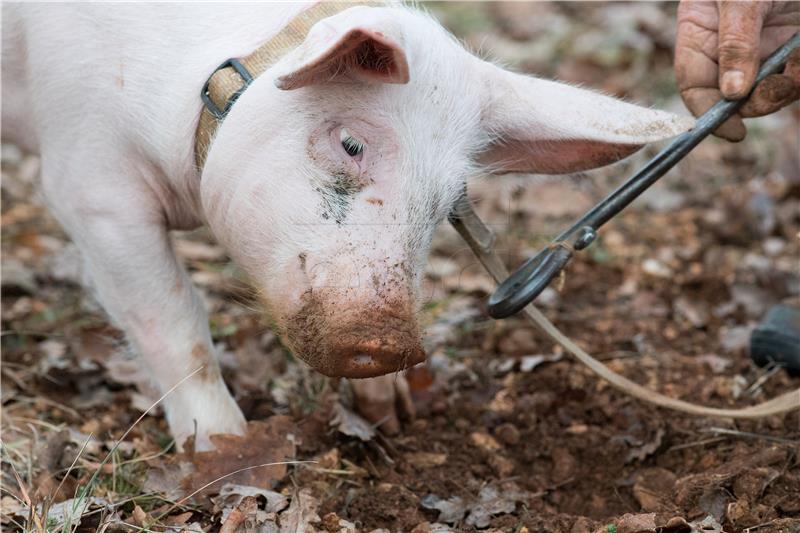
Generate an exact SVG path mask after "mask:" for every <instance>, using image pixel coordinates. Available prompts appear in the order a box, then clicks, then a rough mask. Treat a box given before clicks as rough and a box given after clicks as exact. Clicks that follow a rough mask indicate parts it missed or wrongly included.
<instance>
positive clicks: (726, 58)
mask: <svg viewBox="0 0 800 533" xmlns="http://www.w3.org/2000/svg"><path fill="white" fill-rule="evenodd" d="M764 4H768V2H724V1H723V2H719V3H718V6H719V88H720V90H721V91H722V95H723V96H725V98H728V99H729V100H738V99H740V98H744V97H745V96H747V94H748V93H749V92H750V89H751V88H752V87H753V82H754V81H755V79H756V74H757V72H758V65H759V54H758V46H759V42H760V40H761V27H762V25H763V22H764V12H763V10H764V7H766V8H768V7H769V6H765V5H764Z"/></svg>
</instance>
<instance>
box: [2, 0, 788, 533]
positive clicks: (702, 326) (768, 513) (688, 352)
mask: <svg viewBox="0 0 800 533" xmlns="http://www.w3.org/2000/svg"><path fill="white" fill-rule="evenodd" d="M432 9H433V11H434V12H435V13H436V14H437V15H438V16H439V17H440V19H441V20H442V21H443V22H444V23H445V24H446V25H447V26H448V27H449V28H451V29H452V30H453V31H454V32H455V33H456V34H457V35H459V36H460V37H461V38H463V39H464V40H465V41H466V43H467V44H468V45H469V46H471V47H472V48H473V49H476V50H480V52H481V53H482V54H484V55H488V56H494V57H497V58H500V59H503V60H504V61H505V62H506V63H507V64H510V65H512V66H513V67H514V68H517V69H519V70H521V71H527V72H532V73H536V74H538V75H542V76H547V77H556V78H559V79H561V80H565V81H569V82H574V83H581V84H584V85H586V86H590V87H594V88H597V89H600V90H603V91H605V92H607V93H611V94H615V95H618V96H620V97H624V98H628V99H631V100H632V101H638V102H642V103H645V104H648V105H653V106H656V107H660V108H665V109H670V110H673V111H677V112H682V108H681V104H680V100H679V99H678V98H677V97H676V95H675V87H674V80H673V76H672V71H671V69H670V57H671V49H672V45H673V39H674V37H673V35H674V11H675V6H674V5H672V4H660V3H646V4H591V5H586V4H577V3H567V4H544V3H536V4H513V5H509V4H498V3H495V4H470V5H463V4H440V5H435V6H432ZM798 120H800V109H798V107H797V106H795V107H794V108H793V109H790V110H784V111H783V112H782V113H780V114H777V115H774V116H772V117H768V118H766V119H760V120H758V121H755V122H752V123H751V127H750V133H749V135H748V138H747V140H746V141H744V142H743V143H739V144H735V145H733V144H728V143H724V142H721V141H717V140H707V141H705V142H704V143H703V144H701V145H700V146H699V147H698V148H697V149H696V150H695V151H694V152H693V153H692V154H691V156H690V157H689V158H687V159H686V160H685V161H684V162H683V163H681V164H680V165H679V167H678V168H677V169H675V170H673V171H672V172H671V173H670V174H669V175H668V176H667V177H666V178H665V179H664V180H663V183H661V184H659V185H658V186H657V187H655V188H654V190H652V191H649V192H648V193H646V194H645V195H644V197H642V198H641V199H640V200H639V201H637V203H636V204H635V205H634V206H633V207H632V208H630V209H628V210H626V211H625V212H624V213H623V214H622V215H621V216H620V217H618V218H617V219H615V220H614V221H613V222H611V223H610V224H609V225H608V226H607V227H606V228H604V229H603V230H602V231H601V233H600V239H599V242H597V243H595V244H594V245H592V247H591V248H590V249H588V250H587V251H586V252H584V253H582V254H579V255H578V256H577V258H576V260H575V261H573V263H572V264H571V265H570V266H569V268H568V271H567V273H566V275H565V277H564V278H563V279H562V280H561V281H560V282H559V283H558V284H557V285H558V286H557V287H553V288H552V289H550V290H548V291H547V292H546V293H545V294H544V295H543V297H541V298H540V300H539V305H540V306H541V308H542V309H543V310H544V311H545V312H546V314H547V315H548V316H549V317H550V318H551V319H552V320H553V321H554V322H555V323H556V324H557V325H558V326H559V327H561V328H563V329H564V330H565V332H566V333H568V334H569V335H570V336H572V337H573V338H575V339H576V340H577V341H578V342H579V343H580V344H581V345H582V346H583V347H584V348H585V349H587V350H588V351H589V352H590V353H592V354H594V355H596V356H597V357H598V358H600V359H601V360H603V361H604V362H605V363H606V364H607V365H609V366H610V367H611V368H612V369H614V370H615V371H617V372H620V373H622V374H624V375H625V376H628V377H630V378H632V379H635V380H636V381H638V382H639V383H642V384H645V385H646V386H648V387H651V388H653V389H655V390H658V391H661V392H663V393H665V394H668V395H670V396H673V397H677V398H682V399H685V400H689V401H694V402H698V403H702V404H705V405H714V406H725V407H734V406H736V407H741V406H745V405H750V404H753V403H756V402H758V401H763V400H764V399H766V398H770V397H773V396H775V395H777V394H779V393H783V392H787V391H789V390H791V389H793V388H797V387H798V386H800V378H798V377H791V376H789V375H788V374H787V372H786V371H785V370H783V369H781V368H769V367H767V368H758V367H756V366H755V365H753V364H752V363H751V362H750V360H749V358H748V355H747V339H748V333H749V331H750V329H751V328H752V327H753V326H754V325H755V324H756V323H757V322H758V321H759V319H760V318H761V317H762V316H763V314H764V312H765V311H766V310H767V309H768V308H769V307H770V306H771V305H773V304H774V303H776V302H779V301H782V300H785V299H787V298H791V297H797V296H798V295H800V272H798V270H799V268H798V265H800V240H799V239H798V232H800V162H799V161H798V155H797V154H798V152H797V147H798ZM657 148H658V147H648V148H646V149H645V150H643V152H642V153H640V154H637V155H635V156H634V157H632V158H631V159H629V160H628V161H627V162H624V163H622V164H619V165H615V166H612V167H610V168H606V169H602V170H599V171H594V172H589V173H586V174H582V175H579V176H571V177H557V178H545V177H541V176H535V177H530V176H515V177H504V178H492V179H482V180H476V181H474V182H472V183H470V194H471V196H472V197H473V199H474V200H475V202H476V204H477V205H478V210H479V212H480V213H481V215H482V216H483V217H484V219H485V220H486V221H488V222H489V223H490V224H491V227H492V229H493V230H494V231H496V232H497V233H498V236H499V245H498V247H499V249H500V251H501V252H502V254H503V256H504V258H506V259H507V261H508V263H509V265H516V264H518V263H519V262H520V261H521V260H522V259H523V258H524V257H527V256H529V255H530V254H532V253H534V252H535V251H536V250H537V249H538V248H539V247H541V246H542V245H543V244H544V243H545V242H547V239H548V238H550V237H552V235H554V234H555V233H557V232H558V231H559V230H560V229H562V228H564V227H566V225H567V224H568V223H569V222H570V221H571V220H573V219H574V218H575V217H577V216H579V215H580V214H581V213H582V212H583V211H584V210H585V209H586V208H588V207H589V206H591V205H592V204H593V203H594V202H595V201H597V200H598V199H599V198H601V197H602V196H603V194H604V193H605V192H607V191H609V190H610V189H611V188H612V187H613V186H614V184H616V183H619V182H620V180H621V179H623V178H624V177H625V176H627V175H629V174H630V173H631V172H632V171H633V170H634V169H635V168H637V167H638V166H639V165H641V164H642V163H643V162H644V161H646V159H647V158H648V157H649V156H651V155H652V154H654V153H655V151H656V150H657ZM2 172H3V176H2V178H3V182H2V194H3V207H2V253H3V256H2V267H3V278H2V289H3V291H2V328H3V334H2V349H3V362H2V415H3V416H2V461H3V463H2V488H3V494H2V512H3V514H2V525H3V528H4V529H6V528H8V530H9V531H13V530H18V529H25V530H45V529H47V530H50V531H59V530H64V531H65V530H79V531H94V530H106V531H122V530H164V528H165V527H167V526H171V527H172V528H173V529H172V530H180V529H185V530H189V531H199V530H201V529H202V530H204V531H224V532H228V533H230V532H232V531H278V530H280V531H295V530H298V531H299V530H301V528H302V526H303V525H305V526H306V527H307V529H306V530H310V528H312V527H313V528H315V529H316V530H325V531H348V530H352V529H354V528H355V529H358V530H363V531H370V530H374V529H379V528H384V529H387V530H390V531H412V530H413V531H416V532H418V533H420V532H424V531H448V530H450V529H452V530H457V531H474V530H478V529H481V530H487V529H489V530H495V531H515V532H519V531H536V532H539V531H552V532H574V533H578V532H594V531H604V532H605V531H607V532H613V531H618V532H620V533H623V532H633V531H657V530H658V531H662V532H667V531H668V532H679V531H680V532H683V531H686V532H688V531H726V532H742V531H757V532H759V533H761V532H767V531H784V532H790V531H791V532H796V531H800V462H798V461H799V459H798V443H800V413H793V414H789V415H785V416H775V417H771V418H767V419H764V420H760V421H753V422H732V421H730V420H714V419H706V418H695V417H690V416H686V415H683V414H680V413H675V412H671V411H667V410H663V409H658V408H654V407H651V406H649V405H646V404H643V403H641V402H639V401H637V400H634V399H632V398H630V397H627V396H626V395H625V394H623V393H620V392H618V391H616V390H614V389H612V388H610V387H609V386H608V385H607V384H606V383H604V382H603V381H601V380H599V379H598V378H596V377H595V376H594V375H593V374H592V373H590V372H589V371H588V370H586V369H585V368H584V367H582V366H581V365H580V364H579V363H577V362H576V361H575V360H573V359H572V358H571V357H570V356H568V355H566V354H562V352H561V350H560V349H559V347H557V346H554V345H553V344H552V343H550V342H548V341H547V340H546V339H545V337H544V336H543V335H542V334H540V333H539V332H537V331H536V330H535V329H534V328H533V327H532V326H531V325H530V324H529V323H528V322H526V321H525V320H524V319H522V318H510V319H507V320H502V321H493V320H491V319H489V318H488V316H487V315H486V303H485V302H486V297H487V295H488V294H489V293H490V292H491V290H492V288H493V285H492V283H491V281H490V279H489V277H488V275H487V274H485V273H484V272H483V271H482V270H481V268H480V266H479V265H478V264H477V262H476V261H475V260H474V258H473V257H472V256H471V254H470V252H469V251H468V249H467V248H465V246H464V244H463V243H462V242H461V241H460V240H459V237H458V236H457V234H456V233H455V232H454V231H453V230H452V228H450V227H442V229H441V230H440V231H439V233H438V234H437V236H436V239H435V242H434V247H433V252H432V255H431V258H430V261H429V264H428V269H427V276H426V281H425V287H424V289H425V290H424V294H425V298H424V302H423V305H422V306H421V310H420V316H421V317H422V320H423V322H424V323H425V325H426V333H425V338H424V341H425V346H426V349H427V352H428V363H427V364H426V365H424V366H422V367H420V368H417V369H414V370H413V371H412V372H410V373H409V375H408V379H409V382H410V385H411V389H412V395H413V398H414V401H415V405H416V409H417V415H416V418H415V419H414V420H407V421H406V422H405V426H404V428H403V431H402V432H401V433H400V434H399V435H394V436H386V435H383V434H381V433H380V432H376V431H375V430H374V428H372V427H370V426H369V425H366V424H364V422H363V421H362V420H361V419H359V418H358V417H357V416H356V415H354V414H353V412H352V409H351V407H350V404H349V396H350V393H349V390H348V387H347V384H346V383H344V382H341V383H340V382H336V381H335V380H330V379H327V378H323V377H321V376H319V375H317V374H315V373H313V372H312V371H310V370H308V369H307V368H306V367H305V366H304V365H302V364H301V363H298V362H297V361H295V360H294V359H293V358H292V356H291V354H289V353H288V352H287V351H286V350H285V349H284V348H283V347H282V346H281V344H280V342H279V341H278V340H277V339H276V338H275V336H274V335H273V334H272V333H271V332H270V331H269V329H268V324H267V323H266V320H265V319H264V318H263V316H262V315H261V313H259V311H258V309H257V306H256V305H255V304H253V302H251V301H250V299H249V295H250V294H251V293H250V291H249V290H248V289H247V287H246V286H245V285H244V283H243V282H242V281H241V277H240V274H239V273H238V271H237V270H236V268H235V267H234V266H233V265H231V264H230V263H229V261H228V260H227V257H226V255H225V253H224V251H223V250H221V249H220V248H219V247H218V246H217V245H215V244H214V243H213V241H212V240H211V239H210V237H209V236H208V234H207V233H206V232H204V231H202V230H200V231H195V232H191V233H184V234H179V235H176V236H175V241H176V245H177V247H178V249H179V251H180V254H181V256H182V257H184V259H185V260H186V263H187V265H188V267H189V269H190V271H191V273H192V278H193V280H194V281H195V283H196V284H197V285H198V286H199V287H200V289H201V291H202V293H203V296H204V298H205V300H206V303H207V306H208V308H209V311H210V314H211V322H212V330H213V334H214V340H215V342H216V343H217V345H218V347H219V351H220V354H221V364H222V368H223V374H224V375H225V376H226V378H227V381H228V383H229V386H230V387H231V389H232V391H233V393H234V394H235V397H236V398H237V401H238V402H239V404H240V405H241V407H242V409H243V410H244V412H245V414H246V416H247V417H248V419H249V420H251V421H254V422H252V423H251V425H250V434H249V435H248V437H247V438H233V437H220V438H219V439H218V441H217V444H218V446H219V450H220V452H218V453H199V452H198V453H192V452H191V450H187V451H185V452H184V453H182V454H179V453H177V452H176V451H175V449H174V447H172V446H171V442H170V438H169V434H168V431H167V428H166V425H165V422H164V420H163V418H162V416H161V414H160V413H159V412H158V408H157V407H156V409H155V410H154V411H152V412H151V413H149V414H148V415H147V416H144V417H143V418H142V419H141V421H138V423H137V419H138V418H139V417H140V415H142V413H143V412H144V411H145V410H147V409H148V408H149V407H150V406H151V405H152V403H153V401H154V398H157V395H155V394H154V392H153V391H152V389H150V387H149V385H148V382H147V380H146V377H145V376H144V375H143V374H142V372H141V368H140V366H139V365H138V364H137V363H136V361H135V359H132V358H131V356H130V354H128V352H127V350H126V349H125V345H124V342H123V340H122V338H121V335H120V333H119V331H117V330H115V329H114V328H113V327H112V326H110V325H109V324H108V321H107V319H106V317H105V316H104V315H103V313H102V311H101V310H100V309H99V308H98V306H97V304H96V303H95V302H94V300H93V299H92V297H91V294H90V293H89V292H87V291H84V290H83V289H81V288H80V282H81V276H82V274H81V270H80V262H79V260H78V258H77V256H76V254H75V250H74V247H73V246H72V245H71V244H70V243H69V241H68V239H67V237H66V236H65V235H64V234H63V232H62V231H61V229H60V228H59V227H58V225H57V224H56V223H55V222H54V221H53V220H52V218H51V217H50V215H48V214H47V211H46V210H45V209H44V207H43V206H42V201H41V198H40V197H39V196H38V193H37V186H36V178H37V175H38V159H37V158H36V157H35V156H33V155H30V154H22V153H20V152H19V151H18V150H16V149H15V148H14V147H12V146H4V147H3V170H2ZM129 428H132V429H130V432H129V433H127V434H125V432H126V430H128V429H129ZM118 439H120V443H119V444H118V445H115V443H117V441H118ZM286 457H288V458H290V459H292V460H293V463H292V464H288V465H273V466H266V467H265V466H259V465H262V464H264V463H271V462H274V461H281V460H283V459H284V458H286ZM246 467H258V468H252V469H250V470H244V471H241V472H239V473H237V474H235V475H233V476H230V477H226V478H225V479H223V480H221V481H217V482H216V483H212V484H211V485H210V486H209V487H207V488H206V489H205V490H203V491H200V492H198V493H197V494H195V495H193V496H192V493H193V492H195V490H196V489H199V488H201V487H203V486H204V485H207V484H208V483H210V482H213V481H215V480H216V479H217V478H219V477H221V476H224V475H226V474H229V473H230V472H233V471H236V470H239V469H243V468H246ZM220 492H221V493H220ZM216 493H220V494H219V495H217V494H216ZM29 504H33V508H32V509H31V508H30V507H28V505H29ZM78 521H80V524H78V523H77V522H78ZM65 522H66V523H65Z"/></svg>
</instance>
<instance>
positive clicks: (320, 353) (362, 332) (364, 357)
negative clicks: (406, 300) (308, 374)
mask: <svg viewBox="0 0 800 533" xmlns="http://www.w3.org/2000/svg"><path fill="white" fill-rule="evenodd" d="M325 307H326V306H323V305H321V304H320V303H319V302H318V301H317V300H316V299H309V300H308V301H307V302H306V305H304V306H303V308H302V309H301V310H300V311H299V312H297V313H295V314H294V315H293V316H291V317H290V318H289V319H288V321H287V323H286V325H285V327H284V328H282V329H283V332H284V337H285V340H286V342H287V344H288V345H289V347H290V348H291V349H292V351H293V353H294V354H295V355H296V356H297V357H299V358H300V359H302V360H303V361H305V362H306V363H308V365H309V366H311V367H312V368H313V369H314V370H316V371H318V372H320V373H321V374H324V375H326V376H331V377H346V378H370V377H375V376H381V375H384V374H389V373H392V372H397V371H399V370H403V369H405V368H408V367H411V366H413V365H416V364H417V363H421V362H423V361H424V360H425V351H424V350H423V349H422V345H421V342H420V335H419V330H418V329H417V325H416V321H415V319H414V316H413V314H412V313H403V312H398V310H399V309H404V308H406V307H409V306H394V307H393V306H389V305H386V306H372V307H364V308H361V309H358V310H353V311H350V312H341V311H340V312H336V313H326V312H325Z"/></svg>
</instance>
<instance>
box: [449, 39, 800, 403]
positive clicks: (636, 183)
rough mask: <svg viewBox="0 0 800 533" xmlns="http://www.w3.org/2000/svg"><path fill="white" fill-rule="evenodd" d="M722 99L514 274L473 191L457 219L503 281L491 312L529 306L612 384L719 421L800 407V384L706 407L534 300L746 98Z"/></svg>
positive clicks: (786, 49) (536, 319) (774, 68)
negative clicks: (612, 356) (630, 366)
mask: <svg viewBox="0 0 800 533" xmlns="http://www.w3.org/2000/svg"><path fill="white" fill-rule="evenodd" d="M798 47H800V33H795V34H794V36H792V38H791V39H789V41H787V42H786V43H785V44H784V45H783V46H782V47H780V48H779V49H778V50H776V51H775V52H774V53H773V54H772V55H771V56H770V57H769V58H768V59H767V60H766V61H765V62H764V64H763V65H762V67H761V69H760V70H759V73H758V76H757V78H756V84H755V85H757V84H758V83H759V82H761V81H762V80H763V79H764V78H766V77H767V76H768V75H770V74H774V73H776V72H778V70H779V69H780V68H781V67H782V66H783V64H784V63H785V62H786V59H787V58H788V56H789V54H790V53H791V52H792V51H793V50H794V49H796V48H798ZM745 100H746V98H745V99H742V100H738V101H729V100H721V101H719V102H717V104H715V105H714V106H713V107H712V108H711V109H709V110H708V111H707V112H706V113H705V114H704V115H703V116H702V117H700V118H699V119H698V121H697V125H696V126H695V128H694V129H693V130H691V131H689V132H687V133H684V134H683V135H681V136H680V137H678V138H677V139H676V140H675V141H673V142H672V143H671V144H670V145H669V146H667V147H666V148H665V149H664V150H662V151H661V152H660V153H659V154H658V155H656V156H655V157H654V158H653V159H652V160H650V162H648V163H647V164H646V165H645V166H644V167H643V168H642V170H640V171H639V172H637V173H636V174H634V175H633V176H632V177H631V178H630V179H628V181H626V182H625V183H624V184H623V185H622V186H620V187H619V188H618V189H616V190H615V191H614V192H612V193H611V194H609V195H608V196H607V197H606V198H604V199H603V200H601V201H600V202H599V203H598V204H597V205H596V206H594V207H593V208H592V209H590V210H589V211H588V212H587V213H586V214H585V215H584V216H583V217H581V218H580V219H579V220H578V221H577V222H576V223H575V224H573V225H572V226H571V227H570V228H569V229H567V230H566V231H564V232H563V233H561V234H560V235H559V236H558V237H556V238H555V239H554V240H553V242H551V243H550V244H549V245H548V246H547V247H546V248H545V249H544V250H542V251H541V252H539V253H538V254H537V255H536V256H534V257H533V258H531V259H529V260H528V261H526V262H525V263H523V265H522V266H521V267H520V268H519V269H517V270H516V271H515V272H514V273H513V274H511V276H509V274H508V270H507V269H506V267H505V265H504V264H503V262H502V261H501V260H500V258H499V257H498V256H497V254H496V253H495V251H494V241H495V236H494V234H493V233H492V231H491V230H490V229H489V228H487V227H486V225H485V224H484V223H483V221H481V219H480V218H479V217H478V215H477V214H476V213H475V211H474V210H473V209H472V205H471V204H470V202H469V200H468V199H467V197H466V196H463V197H462V198H461V199H460V200H459V202H458V203H457V205H456V207H455V209H454V210H453V213H452V214H451V216H450V223H451V224H452V225H453V226H454V227H455V229H456V230H457V231H458V233H459V234H460V235H461V237H462V238H463V239H464V240H465V241H466V242H467V244H468V245H469V247H470V248H471V249H472V251H473V253H474V254H475V255H476V256H477V257H478V259H479V260H480V262H481V264H482V265H483V267H484V268H485V269H486V271H487V272H489V274H490V275H491V276H492V277H493V278H494V280H495V282H496V283H498V284H499V286H498V288H497V290H496V291H495V293H494V294H492V296H491V297H490V299H489V314H490V315H491V316H492V317H493V318H505V317H507V316H510V315H512V314H514V313H517V312H519V311H522V312H523V313H525V316H527V317H528V318H529V319H530V320H531V321H532V322H533V323H534V324H535V325H536V326H537V327H538V328H539V329H540V330H541V331H542V332H544V334H545V335H547V336H548V337H549V338H550V339H551V340H552V341H553V342H555V343H557V344H560V345H561V346H562V347H563V348H564V349H565V350H567V351H568V352H569V353H571V354H572V355H573V356H575V358H576V359H578V361H580V362H581V363H583V364H584V365H586V366H587V367H588V368H589V369H590V370H591V371H592V372H594V373H595V374H597V375H598V376H600V377H601V378H603V379H605V380H606V381H608V382H609V383H610V384H611V385H612V386H613V387H614V388H616V389H618V390H620V391H622V392H624V393H625V394H628V395H630V396H633V397H634V398H638V399H639V400H642V401H645V402H648V403H651V404H653V405H657V406H659V407H665V408H667V409H673V410H675V411H681V412H684V413H689V414H692V415H698V416H710V417H717V418H736V419H754V418H763V417H767V416H772V415H778V414H782V413H788V412H790V411H794V410H798V409H800V388H798V389H796V390H793V391H791V392H787V393H785V394H782V395H780V396H778V397H777V398H773V399H772V400H768V401H765V402H763V403H760V404H757V405H753V406H750V407H744V408H741V409H720V408H716V407H705V406H701V405H696V404H693V403H690V402H686V401H683V400H678V399H675V398H670V397H669V396H665V395H663V394H660V393H658V392H655V391H652V390H650V389H647V388H646V387H642V386H641V385H639V384H638V383H635V382H633V381H631V380H629V379H628V378H625V377H623V376H621V375H619V374H617V373H616V372H614V371H612V370H611V369H610V368H608V367H607V366H605V365H604V364H603V363H601V362H600V361H598V360H597V359H595V358H594V357H592V356H591V355H589V354H588V353H586V352H585V351H584V350H583V349H582V348H581V347H580V346H578V345H577V344H576V343H575V342H574V341H573V340H572V339H570V338H569V337H567V336H566V335H564V334H563V333H562V332H561V331H559V329H558V328H556V327H555V326H554V325H553V323H552V322H550V320H548V319H547V317H546V316H545V315H544V314H542V312H541V311H539V310H538V309H537V308H536V307H534V305H533V304H532V303H531V302H532V301H533V300H534V299H535V298H536V296H538V295H539V293H541V291H542V290H544V288H545V287H547V285H548V284H549V283H550V282H551V281H552V280H553V278H555V277H556V276H557V275H558V274H559V273H560V272H561V270H562V269H563V268H564V267H565V266H566V264H567V262H568V261H569V260H570V259H571V258H572V255H573V252H574V251H576V250H583V249H584V248H586V247H587V246H589V245H590V244H591V243H592V242H593V241H594V240H595V238H596V237H597V233H596V230H597V229H598V228H599V227H600V226H602V225H603V224H604V223H605V222H607V221H608V220H610V219H611V218H613V217H614V216H615V215H617V214H618V213H619V212H620V211H622V209H624V208H625V207H627V205H628V204H630V203H631V202H632V201H633V200H634V199H636V197H638V196H639V195H640V194H641V193H642V192H644V191H645V190H646V189H647V188H648V187H650V186H651V185H652V184H653V183H655V182H656V181H657V180H658V179H659V178H660V177H661V176H663V175H664V174H665V173H666V172H667V171H668V170H669V169H670V168H672V167H673V166H674V165H675V163H677V162H678V161H680V160H681V159H683V157H685V156H686V154H688V153H689V152H690V151H691V150H692V148H694V147H695V146H697V144H698V143H699V142H700V141H702V140H703V139H704V138H705V137H707V136H708V135H709V134H710V133H711V132H713V131H714V130H715V129H716V128H717V127H718V126H719V125H720V124H722V123H723V122H725V120H727V119H728V118H730V117H731V116H732V115H733V114H734V113H735V112H736V111H737V110H738V109H739V108H740V107H741V106H742V105H743V104H744V102H745Z"/></svg>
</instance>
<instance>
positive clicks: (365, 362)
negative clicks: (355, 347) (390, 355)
mask: <svg viewBox="0 0 800 533" xmlns="http://www.w3.org/2000/svg"><path fill="white" fill-rule="evenodd" d="M372 363H373V359H372V356H371V355H369V354H366V353H359V354H356V355H355V356H354V357H353V364H354V365H355V366H369V365H371V364H372Z"/></svg>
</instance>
